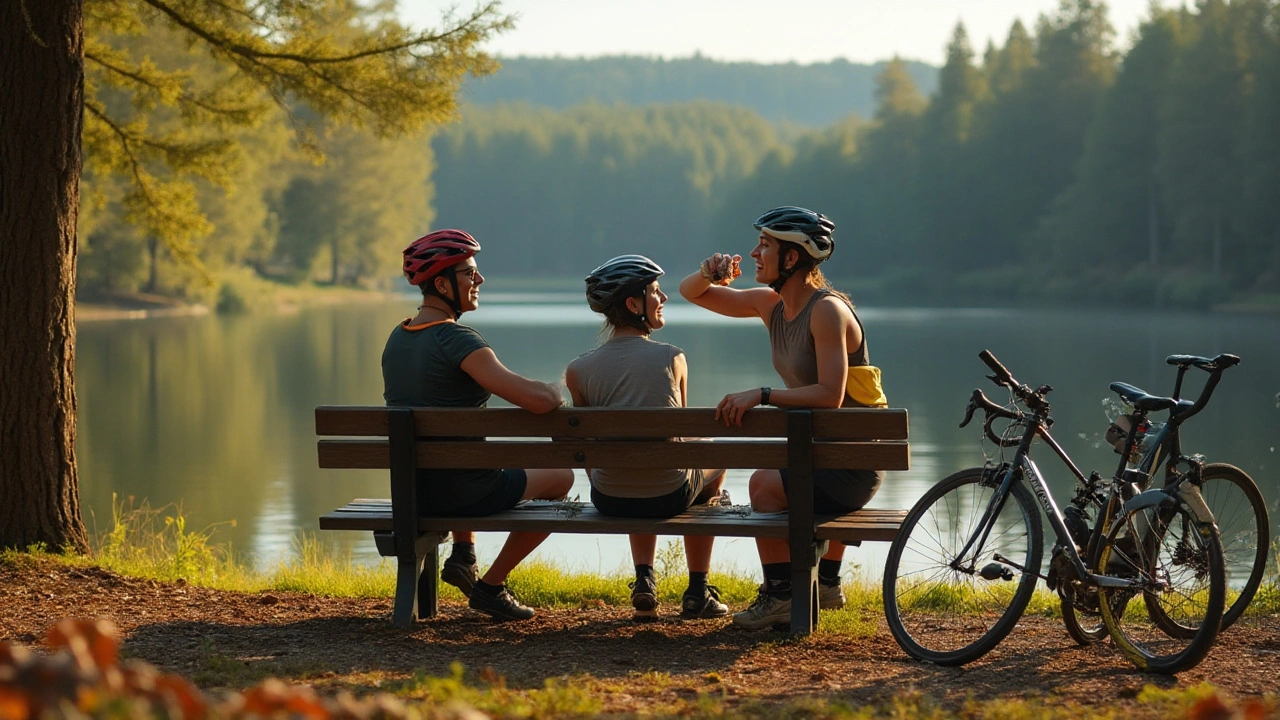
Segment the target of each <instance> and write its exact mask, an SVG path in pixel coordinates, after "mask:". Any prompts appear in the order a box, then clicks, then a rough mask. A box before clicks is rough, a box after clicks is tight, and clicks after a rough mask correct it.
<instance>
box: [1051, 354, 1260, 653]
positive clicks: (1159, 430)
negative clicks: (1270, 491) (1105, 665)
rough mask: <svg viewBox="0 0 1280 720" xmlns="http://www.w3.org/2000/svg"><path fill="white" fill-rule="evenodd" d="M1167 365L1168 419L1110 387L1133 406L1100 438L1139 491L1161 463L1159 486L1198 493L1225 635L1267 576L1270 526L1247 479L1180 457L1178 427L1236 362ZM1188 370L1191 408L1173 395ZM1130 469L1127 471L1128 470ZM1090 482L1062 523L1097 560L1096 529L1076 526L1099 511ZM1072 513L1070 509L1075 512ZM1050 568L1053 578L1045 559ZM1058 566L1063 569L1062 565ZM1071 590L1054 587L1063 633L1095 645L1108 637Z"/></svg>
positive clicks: (1184, 358) (1224, 467) (1138, 394)
mask: <svg viewBox="0 0 1280 720" xmlns="http://www.w3.org/2000/svg"><path fill="white" fill-rule="evenodd" d="M1166 362H1167V363H1168V364H1170V365H1174V366H1176V367H1177V368H1178V374H1177V379H1176V380H1175V382H1174V386H1173V396H1172V397H1171V398H1168V400H1171V401H1172V404H1171V405H1170V406H1169V407H1168V411H1169V418H1168V421H1167V422H1166V423H1163V424H1154V423H1151V422H1150V421H1149V420H1148V417H1147V416H1148V415H1149V413H1150V412H1152V411H1151V410H1149V409H1146V408H1147V406H1148V405H1149V404H1150V402H1151V401H1150V400H1148V401H1147V404H1146V405H1144V406H1143V408H1142V409H1140V408H1138V407H1137V406H1136V405H1135V402H1136V401H1137V400H1139V399H1141V398H1146V397H1150V396H1149V395H1148V394H1147V393H1146V392H1144V391H1143V390H1141V389H1139V388H1136V387H1134V386H1132V385H1129V384H1128V383H1118V382H1117V383H1111V386H1110V388H1111V390H1112V391H1113V392H1115V393H1116V394H1117V395H1119V397H1120V399H1121V400H1122V401H1123V402H1124V403H1125V404H1127V405H1129V406H1132V408H1133V409H1132V410H1131V412H1128V413H1126V414H1124V415H1122V416H1121V417H1119V418H1116V422H1113V423H1112V425H1111V427H1110V428H1108V431H1107V436H1106V439H1107V441H1108V442H1109V443H1111V444H1112V445H1113V446H1114V447H1115V448H1116V452H1117V453H1119V454H1120V456H1121V458H1120V466H1119V467H1118V468H1117V469H1116V473H1117V475H1119V474H1123V473H1128V475H1127V477H1128V478H1129V479H1130V480H1134V481H1136V482H1139V483H1140V484H1139V485H1138V486H1137V488H1138V489H1140V490H1146V489H1147V486H1148V485H1149V483H1150V481H1151V479H1152V478H1153V477H1155V473H1156V470H1158V469H1159V467H1160V465H1161V464H1162V463H1163V464H1164V466H1165V481H1164V484H1165V485H1166V486H1167V485H1169V484H1171V483H1174V482H1176V481H1178V480H1179V479H1181V478H1185V480H1186V481H1187V482H1191V483H1194V484H1195V485H1197V486H1198V487H1199V488H1200V494H1201V496H1202V497H1203V498H1204V500H1205V503H1206V504H1207V505H1208V506H1209V510H1210V511H1211V512H1212V513H1213V517H1214V520H1215V521H1216V522H1217V525H1218V530H1219V534H1220V537H1221V540H1222V545H1223V554H1224V561H1225V570H1226V580H1227V592H1228V595H1231V594H1232V593H1235V595H1234V597H1232V598H1229V599H1230V604H1229V605H1228V607H1227V609H1226V610H1225V611H1224V612H1223V615H1222V627H1221V628H1220V630H1226V629H1227V628H1228V627H1230V626H1231V625H1232V624H1233V623H1235V622H1236V620H1239V619H1240V616H1241V615H1243V614H1244V612H1245V610H1246V609H1247V608H1248V606H1249V603H1250V602H1251V601H1252V600H1253V597H1254V594H1255V593H1257V591H1258V587H1259V586H1260V585H1261V583H1262V578H1263V576H1264V575H1265V573H1266V569H1267V553H1268V550H1269V548H1270V545H1271V540H1270V533H1271V524H1270V519H1269V517H1268V513H1267V506H1266V501H1265V500H1264V499H1263V497H1262V492H1261V491H1260V490H1259V489H1258V486H1257V484H1256V483H1255V482H1254V481H1253V478H1251V477H1249V475H1248V474H1247V473H1245V472H1244V471H1243V470H1241V469H1240V468H1237V467H1235V466H1233V465H1228V464H1226V463H1205V462H1204V458H1203V457H1202V456H1200V455H1192V456H1189V457H1188V456H1185V455H1183V454H1182V443H1181V435H1180V432H1179V430H1180V428H1181V426H1182V424H1183V423H1184V422H1186V420H1187V419H1189V418H1190V417H1191V416H1192V415H1195V414H1196V413H1197V412H1199V410H1200V408H1203V407H1204V405H1205V404H1206V403H1207V402H1208V399H1209V397H1210V396H1211V395H1212V394H1213V390H1214V388H1215V387H1216V386H1217V384H1218V381H1219V380H1220V379H1221V376H1222V373H1223V372H1224V371H1225V370H1227V369H1229V368H1231V367H1234V366H1235V365H1236V364H1238V363H1239V358H1236V357H1235V356H1233V355H1219V356H1218V357H1216V358H1212V359H1210V358H1203V357H1197V356H1194V355H1170V356H1169V357H1168V358H1166ZM1190 367H1196V368H1199V369H1201V370H1204V371H1205V372H1207V373H1209V378H1208V380H1207V381H1206V383H1205V386H1204V388H1203V389H1202V391H1201V397H1202V398H1203V402H1198V403H1192V402H1190V401H1188V400H1183V399H1181V397H1180V395H1181V391H1182V383H1183V379H1184V376H1185V374H1186V372H1187V368H1190ZM1121 421H1123V422H1124V423H1125V424H1126V425H1128V427H1122V426H1120V425H1119V424H1118V423H1119V422H1121ZM1131 460H1132V461H1133V462H1130V461H1131ZM1130 465H1132V468H1129V466H1130ZM1183 468H1185V469H1183ZM1095 475H1096V473H1095ZM1096 484H1097V480H1096V479H1095V478H1093V477H1091V478H1090V479H1089V480H1088V481H1085V482H1084V483H1082V484H1081V486H1080V489H1079V490H1078V491H1077V493H1076V496H1075V497H1074V498H1073V499H1072V501H1071V505H1070V507H1069V508H1065V509H1064V514H1066V515H1067V517H1068V525H1069V526H1070V525H1071V522H1072V517H1073V516H1074V517H1075V518H1077V519H1076V520H1075V523H1076V528H1077V529H1076V531H1075V532H1074V533H1073V534H1074V535H1075V537H1076V540H1077V544H1078V545H1080V546H1081V547H1084V548H1086V549H1087V550H1088V553H1087V556H1088V557H1090V558H1096V552H1097V549H1098V540H1099V538H1098V533H1097V529H1098V528H1100V527H1101V524H1099V525H1098V527H1096V528H1095V529H1094V531H1093V532H1092V533H1090V532H1088V529H1087V526H1082V525H1081V524H1080V523H1082V522H1083V523H1087V522H1088V520H1089V516H1088V511H1089V510H1091V509H1092V510H1098V509H1100V507H1099V503H1098V502H1097V498H1096V496H1095V495H1093V494H1091V493H1089V492H1087V490H1086V489H1085V488H1086V487H1087V486H1089V485H1096ZM1071 508H1075V511H1074V512H1073V511H1072V509H1071ZM1081 528H1083V532H1082V531H1081ZM1085 538H1087V539H1085ZM1050 565H1051V572H1050V574H1051V575H1052V574H1053V573H1052V565H1053V563H1052V561H1051V563H1050ZM1064 569H1067V570H1068V572H1069V568H1064ZM1075 589H1076V588H1075V587H1074V586H1072V585H1067V586H1066V587H1065V588H1060V589H1059V594H1060V595H1061V596H1062V618H1063V622H1064V623H1065V624H1066V627H1067V632H1068V634H1070V635H1071V637H1072V638H1073V639H1075V640H1076V642H1078V643H1080V644H1081V645H1089V644H1093V643H1096V642H1099V641H1100V640H1102V639H1103V638H1104V637H1106V635H1107V633H1106V629H1105V628H1104V627H1102V626H1101V623H1100V611H1099V608H1098V607H1097V601H1096V598H1094V597H1092V596H1091V595H1089V593H1088V592H1087V591H1086V592H1085V593H1083V594H1082V595H1081V594H1077V593H1075V592H1074V590H1075ZM1064 590H1065V591H1064ZM1167 631H1168V632H1175V633H1176V632H1182V633H1184V634H1185V633H1186V632H1187V630H1186V629H1185V628H1180V627H1178V626H1177V625H1176V624H1172V623H1171V624H1170V626H1169V628H1167Z"/></svg>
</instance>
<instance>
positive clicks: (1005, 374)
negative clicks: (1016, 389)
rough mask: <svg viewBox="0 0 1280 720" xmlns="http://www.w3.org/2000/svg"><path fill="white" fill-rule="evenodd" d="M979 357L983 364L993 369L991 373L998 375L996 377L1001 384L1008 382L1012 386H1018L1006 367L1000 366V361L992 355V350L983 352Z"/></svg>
mask: <svg viewBox="0 0 1280 720" xmlns="http://www.w3.org/2000/svg"><path fill="white" fill-rule="evenodd" d="M978 357H979V358H980V359H981V360H982V362H984V363H986V364H987V367H989V368H991V371H992V372H994V373H995V374H996V377H997V378H999V379H1000V381H1001V382H1006V383H1009V384H1010V385H1015V384H1016V383H1015V382H1014V380H1013V375H1011V374H1010V373H1009V371H1008V370H1007V369H1006V368H1005V366H1004V365H1001V364H1000V361H999V360H997V359H996V356H995V355H992V354H991V351H990V350H983V351H982V352H980V353H978Z"/></svg>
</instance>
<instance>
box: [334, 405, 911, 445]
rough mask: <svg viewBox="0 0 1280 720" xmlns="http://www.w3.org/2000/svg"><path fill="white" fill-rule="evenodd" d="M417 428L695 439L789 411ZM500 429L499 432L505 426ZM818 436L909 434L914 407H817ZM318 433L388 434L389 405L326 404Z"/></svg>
mask: <svg viewBox="0 0 1280 720" xmlns="http://www.w3.org/2000/svg"><path fill="white" fill-rule="evenodd" d="M413 415H414V426H415V430H416V433H417V435H418V436H419V437H475V436H489V437H496V436H497V433H498V432H501V433H503V435H502V436H503V437H551V436H555V437H566V438H575V437H576V438H625V437H649V436H652V437H671V436H675V437H684V436H689V437H696V436H698V435H700V434H701V433H704V432H706V428H707V426H708V425H716V426H717V430H716V434H717V435H722V436H724V437H743V438H750V437H785V436H786V434H787V421H786V411H785V410H783V409H780V408H756V409H754V410H752V411H751V412H749V413H747V414H746V415H745V416H744V417H743V424H742V427H725V426H724V425H723V424H718V423H715V420H714V417H715V410H714V409H711V408H608V409H605V408H592V412H590V413H582V412H581V411H580V410H579V409H577V408H560V409H558V410H553V411H552V412H549V413H546V414H545V415H535V414H533V413H529V412H526V411H524V410H520V409H517V408H415V409H414V411H413ZM499 428H500V430H499ZM813 428H814V436H815V437H838V438H842V439H847V440H858V439H870V438H875V439H881V440H906V439H907V411H906V410H904V409H901V408H886V409H869V408H845V409H841V410H839V411H831V410H814V411H813ZM316 434H317V435H343V436H349V437H370V436H383V437H385V436H386V434H387V419H386V408H385V407H382V406H320V407H318V408H316Z"/></svg>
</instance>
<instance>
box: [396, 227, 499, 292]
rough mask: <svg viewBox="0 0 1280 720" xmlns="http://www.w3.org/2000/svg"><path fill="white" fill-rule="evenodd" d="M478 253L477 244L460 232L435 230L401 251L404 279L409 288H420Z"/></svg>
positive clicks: (474, 240)
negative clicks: (419, 286) (413, 286)
mask: <svg viewBox="0 0 1280 720" xmlns="http://www.w3.org/2000/svg"><path fill="white" fill-rule="evenodd" d="M478 252H480V243H478V242H476V239H475V238H473V237H471V234H470V233H468V232H466V231H464V230H452V229H449V230H436V231H435V232H433V233H427V234H426V235H423V236H422V237H420V238H418V239H417V240H414V241H413V242H411V243H409V247H407V248H405V249H404V276H405V277H406V278H408V279H409V284H410V285H422V284H423V283H425V282H427V281H428V280H430V279H431V278H433V277H435V276H436V275H439V274H440V273H441V272H442V271H444V270H445V269H446V268H450V267H453V266H454V265H457V264H459V263H463V262H466V260H467V258H469V257H471V256H473V255H475V254H476V253H478Z"/></svg>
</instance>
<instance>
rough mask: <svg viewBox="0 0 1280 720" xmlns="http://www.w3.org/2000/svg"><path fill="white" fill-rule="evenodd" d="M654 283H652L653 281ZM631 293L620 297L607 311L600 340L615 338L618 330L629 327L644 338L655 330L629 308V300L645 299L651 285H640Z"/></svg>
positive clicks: (632, 289) (601, 328)
mask: <svg viewBox="0 0 1280 720" xmlns="http://www.w3.org/2000/svg"><path fill="white" fill-rule="evenodd" d="M651 282H652V281H651ZM629 289H630V290H631V293H630V294H628V295H624V296H621V297H619V298H618V299H617V300H616V301H615V302H614V303H613V304H612V305H610V306H609V307H608V308H606V309H605V311H604V313H603V315H604V325H602V326H601V327H600V335H599V336H600V338H602V339H604V340H605V341H607V340H608V339H609V338H611V337H613V335H614V331H615V330H617V329H618V328H623V327H629V328H634V329H636V330H639V331H640V333H641V334H642V335H644V336H646V337H647V336H649V335H650V334H651V333H652V332H653V328H650V327H649V325H648V324H647V323H645V322H643V321H641V320H640V316H639V315H636V314H635V313H633V312H631V310H630V309H628V308H627V298H633V297H637V296H638V297H640V298H641V300H643V299H644V294H645V293H646V292H647V291H648V289H649V283H645V284H643V285H640V286H639V287H635V288H629Z"/></svg>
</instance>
